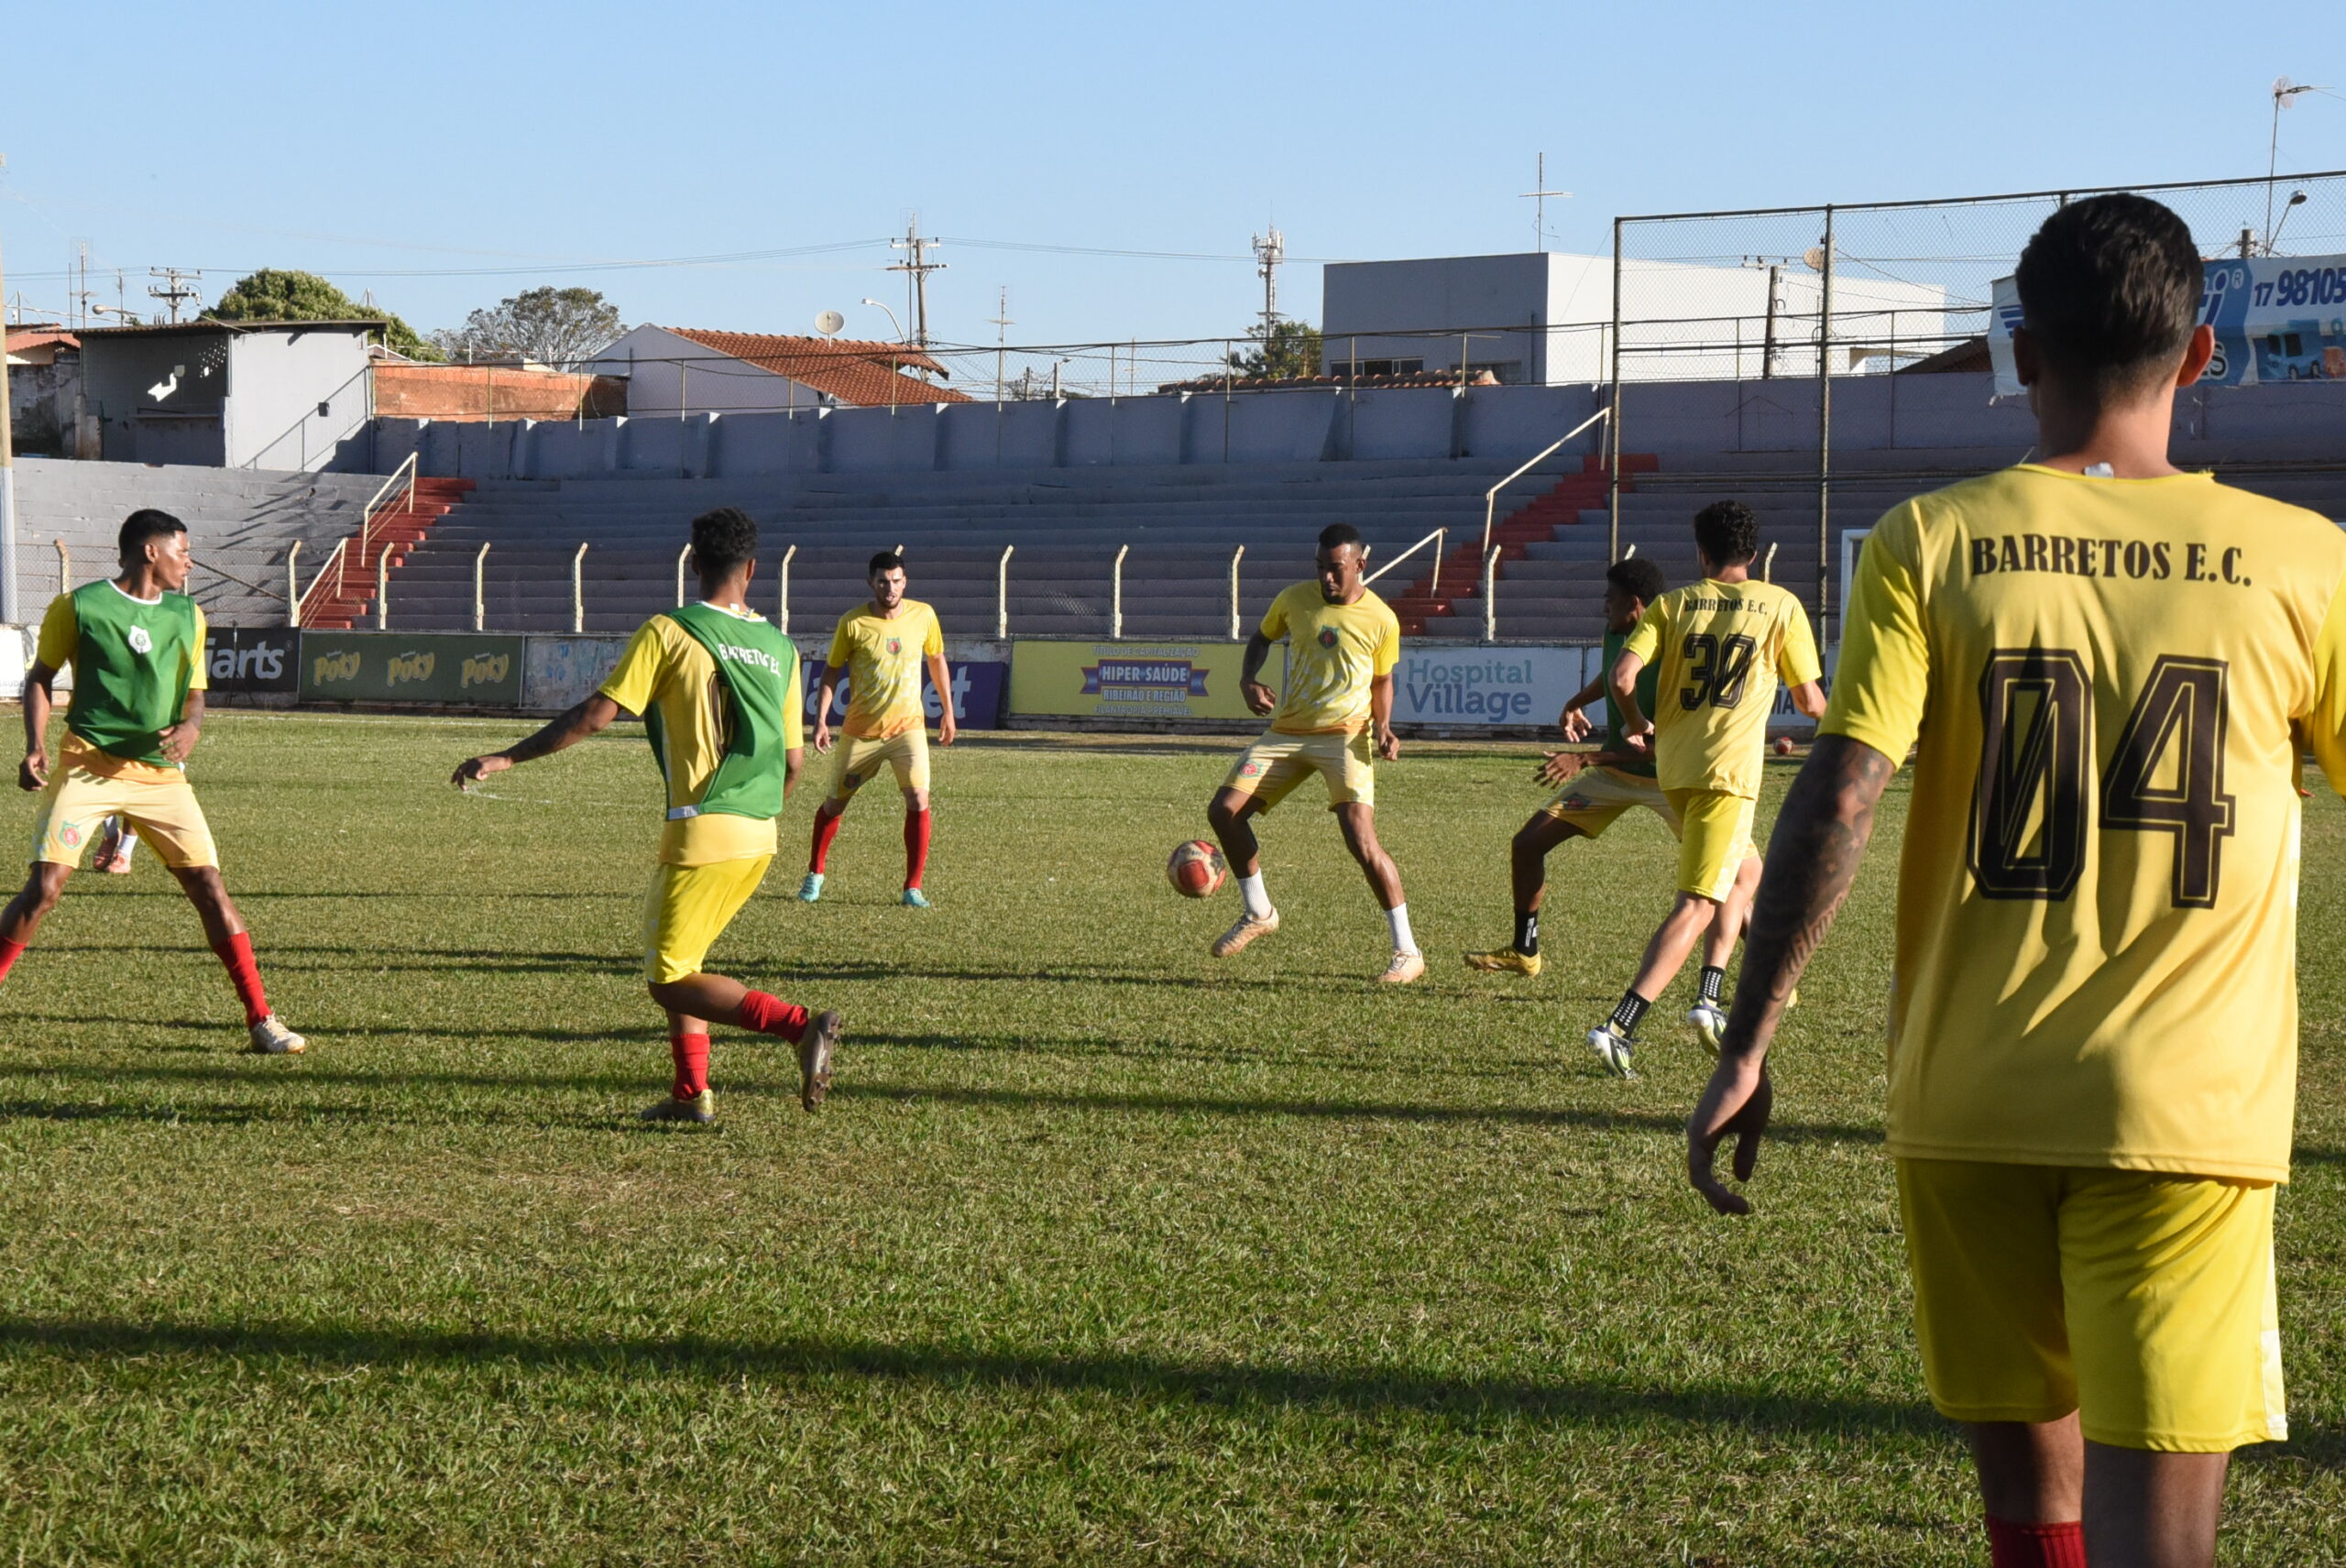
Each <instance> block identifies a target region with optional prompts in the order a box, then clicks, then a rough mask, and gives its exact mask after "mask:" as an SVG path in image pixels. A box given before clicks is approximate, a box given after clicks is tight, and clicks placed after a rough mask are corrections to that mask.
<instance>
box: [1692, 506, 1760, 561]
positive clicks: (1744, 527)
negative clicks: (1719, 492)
mask: <svg viewBox="0 0 2346 1568" xmlns="http://www.w3.org/2000/svg"><path fill="white" fill-rule="evenodd" d="M1694 543H1696V544H1698V545H1700V546H1702V550H1703V555H1704V558H1705V560H1707V561H1709V562H1710V564H1711V565H1714V566H1740V565H1743V564H1744V563H1745V562H1746V561H1749V560H1750V559H1751V557H1753V556H1754V555H1757V554H1759V518H1758V517H1757V516H1755V515H1753V513H1752V510H1751V509H1750V508H1749V507H1748V506H1745V505H1744V504H1743V503H1742V502H1741V501H1713V502H1712V503H1711V504H1710V505H1708V506H1706V507H1705V508H1704V509H1703V510H1700V511H1698V512H1696V513H1695V514H1694Z"/></svg>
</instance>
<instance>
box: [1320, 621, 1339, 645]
mask: <svg viewBox="0 0 2346 1568" xmlns="http://www.w3.org/2000/svg"><path fill="white" fill-rule="evenodd" d="M1335 645H1336V629H1335V628H1334V627H1332V626H1323V627H1321V629H1320V646H1321V647H1322V648H1333V647H1334V646H1335Z"/></svg>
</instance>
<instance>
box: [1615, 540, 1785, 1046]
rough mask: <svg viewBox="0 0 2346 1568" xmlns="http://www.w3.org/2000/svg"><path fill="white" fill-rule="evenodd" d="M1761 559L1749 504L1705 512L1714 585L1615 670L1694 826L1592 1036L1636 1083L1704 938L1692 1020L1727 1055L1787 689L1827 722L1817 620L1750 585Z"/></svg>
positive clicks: (1668, 789)
mask: <svg viewBox="0 0 2346 1568" xmlns="http://www.w3.org/2000/svg"><path fill="white" fill-rule="evenodd" d="M1694 554H1695V555H1696V557H1697V558H1698V559H1699V560H1700V561H1701V562H1702V565H1703V580H1702V581H1701V582H1699V583H1695V584H1693V585H1691V586H1689V587H1683V588H1677V589H1673V590H1672V591H1671V592H1669V593H1666V594H1664V595H1662V596H1661V598H1658V599H1656V600H1655V601H1654V602H1653V606H1652V608H1650V609H1648V610H1647V611H1646V613H1645V615H1644V617H1643V618H1642V619H1641V620H1639V622H1638V628H1637V630H1635V631H1632V632H1631V633H1630V634H1629V639H1628V641H1627V642H1626V643H1624V644H1623V645H1622V648H1621V652H1620V656H1619V657H1618V658H1617V659H1616V660H1614V662H1613V671H1612V674H1611V675H1610V677H1609V679H1610V681H1611V683H1612V687H1613V701H1614V704H1615V706H1616V707H1619V708H1620V710H1621V721H1622V735H1623V737H1624V739H1625V740H1627V741H1628V744H1629V746H1630V747H1631V748H1632V749H1649V750H1650V751H1651V752H1652V754H1653V759H1654V773H1655V778H1656V781H1657V782H1658V783H1660V784H1661V789H1662V794H1663V795H1666V796H1667V797H1668V798H1669V801H1670V805H1671V808H1672V810H1673V811H1675V812H1676V813H1677V814H1678V818H1679V822H1680V825H1681V826H1680V830H1679V835H1678V898H1677V901H1676V903H1674V904H1673V905H1672V906H1671V910H1670V913H1669V915H1668V916H1664V917H1663V919H1662V922H1661V927H1660V928H1658V929H1657V930H1656V931H1655V932H1654V934H1653V940H1652V941H1650V942H1649V943H1648V944H1647V945H1646V956H1645V961H1644V962H1643V963H1642V964H1640V965H1639V969H1638V975H1637V978H1636V979H1635V980H1633V981H1630V982H1629V989H1628V990H1627V991H1625V992H1622V993H1621V1000H1620V1002H1619V1003H1618V1004H1617V1005H1616V1006H1615V1007H1614V1009H1613V1015H1612V1016H1611V1017H1609V1018H1607V1019H1606V1021H1605V1022H1604V1023H1602V1024H1600V1025H1597V1026H1596V1027H1595V1028H1594V1029H1591V1030H1590V1031H1589V1032H1588V1043H1589V1046H1590V1047H1591V1048H1593V1049H1594V1050H1595V1052H1596V1054H1597V1056H1598V1057H1599V1058H1602V1059H1603V1061H1604V1063H1605V1065H1606V1067H1608V1068H1610V1069H1612V1070H1613V1071H1615V1072H1616V1073H1618V1074H1619V1075H1620V1076H1621V1077H1623V1078H1634V1077H1636V1076H1637V1073H1636V1070H1635V1069H1634V1067H1633V1066H1632V1065H1631V1058H1632V1057H1633V1055H1634V1053H1635V1051H1636V1047H1637V1033H1638V1021H1639V1019H1641V1018H1643V1017H1644V1016H1645V1014H1646V1009H1647V1008H1649V1007H1650V1006H1652V1005H1653V1004H1654V1003H1655V1002H1656V1001H1657V1000H1659V999H1660V998H1661V993H1662V990H1663V988H1664V987H1666V986H1668V985H1669V984H1670V982H1671V981H1672V979H1673V978H1675V977H1676V975H1677V973H1678V971H1679V970H1680V969H1681V968H1683V966H1684V964H1685V962H1686V955H1687V954H1689V953H1691V952H1693V951H1694V944H1695V943H1696V942H1697V941H1700V942H1702V943H1703V976H1702V981H1701V984H1700V986H1699V987H1698V990H1697V994H1696V996H1695V1001H1694V1010H1693V1011H1692V1012H1690V1013H1689V1014H1687V1015H1686V1021H1687V1022H1688V1023H1690V1024H1692V1025H1694V1028H1695V1031H1696V1032H1697V1033H1698V1034H1700V1035H1701V1036H1702V1037H1703V1043H1704V1044H1705V1045H1706V1046H1708V1047H1711V1048H1712V1049H1714V1050H1716V1049H1717V1048H1718V1032H1719V1030H1720V1028H1721V1027H1723V1026H1724V1025H1725V1024H1726V1022H1727V1019H1726V1014H1725V1013H1724V1012H1723V1011H1722V1010H1721V1007H1720V1002H1721V1000H1722V997H1721V992H1722V989H1723V987H1724V986H1725V984H1726V981H1727V959H1728V958H1729V957H1731V956H1732V955H1733V954H1734V952H1735V941H1736V938H1737V937H1738V936H1739V935H1741V933H1742V928H1743V917H1744V915H1745V913H1746V912H1747V911H1748V910H1749V907H1750V903H1751V894H1752V893H1753V891H1754V890H1755V889H1756V888H1757V887H1758V886H1759V850H1758V849H1757V848H1756V847H1755V846H1754V845H1753V843H1752V841H1751V817H1752V812H1753V809H1754V807H1755V806H1757V805H1758V803H1759V778H1760V774H1761V773H1762V772H1763V770H1764V764H1765V762H1766V757H1767V748H1768V716H1769V715H1770V713H1772V712H1773V711H1774V710H1775V707H1776V682H1777V681H1778V679H1779V678H1781V680H1782V681H1783V683H1784V685H1787V686H1790V687H1791V688H1792V706H1793V707H1797V708H1799V709H1800V710H1801V711H1802V712H1803V713H1805V714H1807V715H1809V716H1810V717H1811V718H1814V717H1815V716H1817V715H1818V714H1821V713H1823V712H1824V711H1825V693H1824V690H1823V689H1822V688H1821V687H1820V686H1819V685H1817V678H1818V676H1819V675H1821V674H1823V673H1824V672H1823V671H1822V669H1821V668H1820V667H1819V666H1818V664H1817V662H1816V640H1815V638H1814V637H1813V636H1811V635H1810V633H1809V630H1808V616H1807V613H1806V612H1805V611H1803V609H1801V607H1800V600H1799V599H1797V598H1793V597H1792V595H1791V594H1790V593H1787V592H1786V591H1785V590H1783V589H1782V588H1780V587H1774V586H1772V585H1770V584H1768V583H1755V582H1753V581H1752V580H1751V561H1752V558H1753V557H1754V556H1755V555H1757V554H1759V519H1757V518H1755V517H1753V516H1752V515H1751V509H1750V508H1749V507H1748V506H1745V505H1744V504H1743V503H1742V502H1741V501H1714V502H1712V503H1711V504H1710V505H1709V506H1706V507H1705V508H1704V509H1703V510H1701V511H1698V512H1696V513H1695V514H1694ZM1649 664H1652V665H1656V666H1658V667H1659V668H1660V669H1661V675H1660V677H1659V680H1658V682H1657V685H1658V688H1659V690H1660V693H1661V696H1659V697H1658V698H1657V699H1656V700H1657V704H1658V711H1656V712H1653V713H1648V712H1647V711H1646V708H1645V706H1644V704H1643V703H1642V702H1640V701H1639V696H1638V678H1639V674H1640V673H1641V672H1642V671H1643V670H1644V669H1645V668H1646V667H1647V666H1648V665H1649Z"/></svg>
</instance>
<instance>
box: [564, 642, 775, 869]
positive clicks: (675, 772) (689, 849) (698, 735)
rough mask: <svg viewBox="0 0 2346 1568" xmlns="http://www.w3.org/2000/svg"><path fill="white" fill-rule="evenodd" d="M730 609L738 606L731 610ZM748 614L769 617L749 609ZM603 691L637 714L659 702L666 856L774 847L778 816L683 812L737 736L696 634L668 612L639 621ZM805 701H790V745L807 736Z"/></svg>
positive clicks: (734, 854) (708, 858)
mask: <svg viewBox="0 0 2346 1568" xmlns="http://www.w3.org/2000/svg"><path fill="white" fill-rule="evenodd" d="M727 613H728V614H730V613H732V612H730V611H728V612H727ZM741 619H742V620H763V619H764V618H763V617H762V616H756V615H748V616H743V617H742V618H741ZM785 674H787V675H788V677H789V678H788V681H787V683H786V685H787V689H788V690H790V691H791V692H793V693H797V692H800V691H803V690H805V689H806V683H805V682H804V681H802V680H800V678H799V674H798V652H797V650H795V649H793V650H792V651H791V655H790V668H789V669H788V671H786V672H785ZM599 689H600V690H601V692H602V695H603V696H607V697H609V698H610V699H611V700H612V701H613V702H615V703H618V704H619V706H620V707H623V708H625V709H627V710H628V711H629V712H630V713H633V714H638V715H641V714H645V713H648V712H649V711H651V710H652V708H654V707H657V708H658V709H659V713H660V727H661V760H662V771H663V773H666V775H667V779H668V810H669V813H670V815H669V817H668V821H667V825H666V826H665V827H664V828H663V829H662V830H661V834H660V859H661V860H662V861H665V862H666V863H668V864H670V865H675V866H706V865H714V864H716V863H717V862H718V861H740V860H748V859H750V858H751V857H752V856H756V855H771V854H773V852H774V848H775V844H776V839H775V836H774V826H773V817H736V816H733V815H731V814H729V813H723V812H706V813H702V814H700V815H698V816H691V817H679V816H676V815H675V813H676V812H677V811H679V810H680V809H682V808H685V807H688V806H698V805H699V804H700V800H701V796H702V795H705V794H707V790H708V785H709V781H710V780H712V779H714V778H715V777H716V776H717V769H718V764H719V763H720V762H724V760H725V747H726V744H727V742H728V741H729V740H731V739H732V737H731V734H730V732H729V728H728V727H729V724H730V723H731V716H732V709H731V705H730V704H729V702H728V701H727V700H726V696H725V684H724V681H723V678H722V677H720V676H719V675H718V673H717V661H716V660H715V659H712V658H710V657H709V653H708V650H707V649H706V648H704V647H702V646H701V645H700V643H699V642H698V641H696V640H695V638H694V637H693V634H692V633H691V632H689V631H687V630H685V629H684V628H683V627H682V626H679V625H678V624H677V623H676V622H675V621H674V620H671V619H669V618H668V617H667V616H664V615H655V616H653V617H652V619H651V620H647V621H645V622H644V623H643V624H642V625H641V626H639V627H637V628H636V629H635V635H634V636H632V637H630V638H629V639H628V641H627V646H626V647H625V648H623V649H621V650H620V651H619V663H618V664H617V665H615V666H614V667H613V668H612V670H611V673H610V676H609V678H608V679H607V680H605V681H604V682H603V684H602V686H601V687H600V688H599ZM800 707H801V704H800V703H799V702H797V701H796V700H793V701H791V702H789V703H786V704H784V707H783V715H782V742H783V748H784V750H785V751H796V750H798V749H799V748H800V747H801V746H802V745H804V744H805V741H804V740H803V739H802V736H803V728H802V726H803V720H802V719H801V718H800V715H799V708H800Z"/></svg>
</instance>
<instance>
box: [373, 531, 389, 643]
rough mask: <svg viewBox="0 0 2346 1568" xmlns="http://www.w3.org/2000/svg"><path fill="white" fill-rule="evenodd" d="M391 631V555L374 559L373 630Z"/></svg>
mask: <svg viewBox="0 0 2346 1568" xmlns="http://www.w3.org/2000/svg"><path fill="white" fill-rule="evenodd" d="M390 629H391V553H390V552H389V551H388V550H386V551H384V552H383V553H382V554H379V555H378V556H376V557H375V630H378V631H389V630H390Z"/></svg>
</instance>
